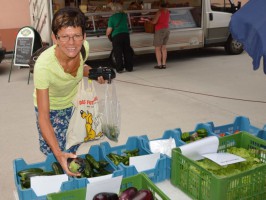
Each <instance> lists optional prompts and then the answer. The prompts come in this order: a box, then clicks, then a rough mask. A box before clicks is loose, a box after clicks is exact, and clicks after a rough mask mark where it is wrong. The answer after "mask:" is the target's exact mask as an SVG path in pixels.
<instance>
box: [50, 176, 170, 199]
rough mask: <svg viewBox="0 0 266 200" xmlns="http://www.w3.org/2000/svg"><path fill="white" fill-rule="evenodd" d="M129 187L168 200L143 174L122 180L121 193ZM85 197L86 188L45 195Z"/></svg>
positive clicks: (58, 197)
mask: <svg viewBox="0 0 266 200" xmlns="http://www.w3.org/2000/svg"><path fill="white" fill-rule="evenodd" d="M131 186H133V187H136V188H137V189H138V190H140V189H149V190H150V191H151V192H152V193H153V196H154V200H170V199H169V198H168V197H167V196H166V195H165V194H164V193H163V192H162V191H161V190H160V189H159V188H158V187H157V186H156V185H155V184H154V183H153V182H152V181H151V180H150V179H149V178H148V177H147V175H146V174H144V173H140V174H137V175H134V176H131V177H127V178H123V180H122V184H121V191H123V190H125V189H127V188H128V187H131ZM85 197H86V188H80V189H76V190H72V191H66V192H60V193H53V194H49V195H47V199H48V200H62V199H67V200H85Z"/></svg>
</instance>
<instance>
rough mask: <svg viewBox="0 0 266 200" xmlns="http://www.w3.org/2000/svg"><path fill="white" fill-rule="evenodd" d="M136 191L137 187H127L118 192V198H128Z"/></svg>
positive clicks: (121, 199)
mask: <svg viewBox="0 0 266 200" xmlns="http://www.w3.org/2000/svg"><path fill="white" fill-rule="evenodd" d="M137 192H138V189H137V188H135V187H129V188H127V189H126V190H124V191H123V192H122V193H121V194H120V196H119V200H130V199H132V198H133V197H134V196H135V195H136V194H137Z"/></svg>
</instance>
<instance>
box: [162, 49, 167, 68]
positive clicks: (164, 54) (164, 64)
mask: <svg viewBox="0 0 266 200" xmlns="http://www.w3.org/2000/svg"><path fill="white" fill-rule="evenodd" d="M166 60H167V49H166V45H163V46H162V66H163V68H166Z"/></svg>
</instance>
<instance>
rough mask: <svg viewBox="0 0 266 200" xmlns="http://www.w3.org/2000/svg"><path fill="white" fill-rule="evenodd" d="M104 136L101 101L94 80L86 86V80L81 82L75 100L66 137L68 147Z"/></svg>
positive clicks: (89, 81)
mask: <svg viewBox="0 0 266 200" xmlns="http://www.w3.org/2000/svg"><path fill="white" fill-rule="evenodd" d="M102 136H103V133H102V127H101V115H100V112H99V102H98V97H97V95H96V91H95V88H94V85H93V81H92V80H88V87H87V88H85V85H84V80H81V82H80V83H79V88H78V93H77V96H76V98H75V99H74V101H73V111H72V116H71V119H70V122H69V126H68V130H67V138H66V149H69V148H70V147H71V146H73V145H76V144H80V143H83V142H88V141H92V140H97V139H99V138H101V137H102Z"/></svg>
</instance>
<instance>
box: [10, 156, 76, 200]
mask: <svg viewBox="0 0 266 200" xmlns="http://www.w3.org/2000/svg"><path fill="white" fill-rule="evenodd" d="M55 161H56V159H55V157H54V155H53V154H49V155H48V156H47V157H46V160H45V161H44V162H38V163H33V164H27V163H26V162H25V160H24V159H22V158H18V159H15V160H14V161H13V170H14V181H15V185H16V189H17V192H18V197H19V199H20V200H33V199H34V200H46V195H40V196H38V195H37V194H36V193H35V192H34V190H33V189H32V188H29V189H23V188H22V186H21V182H20V177H19V176H18V172H19V171H21V170H25V169H30V168H41V169H43V170H44V171H52V170H53V169H52V163H53V162H55ZM74 188H75V185H74V182H73V179H72V178H69V180H68V181H66V182H63V183H62V186H61V188H60V190H61V191H67V190H72V189H74Z"/></svg>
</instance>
